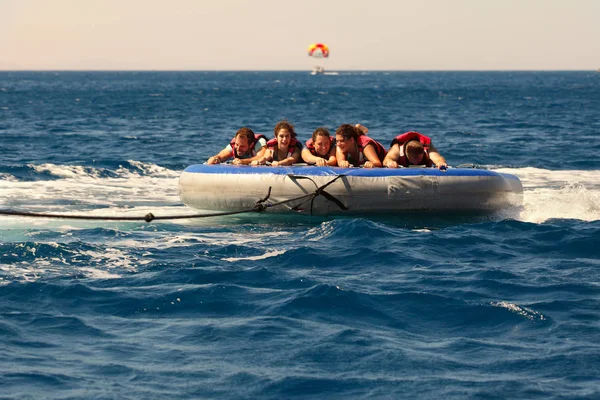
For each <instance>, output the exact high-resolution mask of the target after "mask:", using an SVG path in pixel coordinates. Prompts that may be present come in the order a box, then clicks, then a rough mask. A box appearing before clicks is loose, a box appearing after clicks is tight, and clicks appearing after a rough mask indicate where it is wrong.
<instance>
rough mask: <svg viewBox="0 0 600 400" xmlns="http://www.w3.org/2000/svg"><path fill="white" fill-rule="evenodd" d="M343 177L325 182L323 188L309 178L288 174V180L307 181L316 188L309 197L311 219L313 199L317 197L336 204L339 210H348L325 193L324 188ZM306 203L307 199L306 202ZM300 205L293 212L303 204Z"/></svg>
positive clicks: (339, 176)
mask: <svg viewBox="0 0 600 400" xmlns="http://www.w3.org/2000/svg"><path fill="white" fill-rule="evenodd" d="M343 176H345V175H338V176H336V177H335V178H334V179H332V180H331V181H329V182H327V183H326V184H325V185H323V186H320V187H319V186H317V183H316V182H315V181H313V180H312V179H311V178H309V177H308V176H302V175H293V174H288V178H290V179H308V180H309V181H311V182H312V183H313V184H314V185H315V187H316V188H317V189H316V190H315V191H314V192H313V193H311V195H310V216H311V217H312V214H313V204H314V202H315V197H317V196H323V197H325V198H326V199H327V200H329V201H331V202H332V203H334V204H336V205H337V206H338V207H339V208H341V209H342V210H344V211H347V210H348V207H346V206H345V205H344V204H343V203H342V202H341V201H340V200H338V199H336V198H335V197H333V196H332V195H331V194H329V193H327V192H326V191H325V188H326V187H327V186H329V185H331V184H332V183H333V182H335V181H337V180H338V179H339V178H341V177H343ZM306 201H308V199H307V200H306ZM306 201H305V202H303V203H300V204H298V205H296V206H295V207H294V208H293V210H299V208H300V206H301V205H302V204H304V203H306Z"/></svg>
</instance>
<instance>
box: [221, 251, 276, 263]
mask: <svg viewBox="0 0 600 400" xmlns="http://www.w3.org/2000/svg"><path fill="white" fill-rule="evenodd" d="M280 254H285V250H274V251H268V252H266V253H265V254H263V255H261V256H251V257H237V258H235V257H227V258H222V259H221V260H223V261H229V262H234V261H241V260H250V261H257V260H264V259H266V258H270V257H276V256H278V255H280Z"/></svg>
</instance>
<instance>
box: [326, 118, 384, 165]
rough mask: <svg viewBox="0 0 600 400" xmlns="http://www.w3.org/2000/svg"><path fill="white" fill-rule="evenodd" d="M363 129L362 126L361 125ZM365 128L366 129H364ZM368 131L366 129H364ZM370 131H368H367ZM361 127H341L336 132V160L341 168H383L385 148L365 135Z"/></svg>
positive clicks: (346, 125) (347, 125) (344, 125)
mask: <svg viewBox="0 0 600 400" xmlns="http://www.w3.org/2000/svg"><path fill="white" fill-rule="evenodd" d="M360 126H361V127H362V125H360ZM363 128H364V127H363ZM364 129H365V130H366V128H364ZM367 131H368V130H367ZM363 132H364V130H363V129H361V128H360V127H356V126H352V125H349V124H343V125H340V126H339V128H337V130H336V131H335V141H336V143H337V149H336V158H337V163H338V166H339V167H342V168H349V167H350V166H354V167H359V166H363V167H365V168H381V167H382V166H383V164H382V160H383V159H384V158H385V148H384V147H383V145H382V144H381V143H379V142H378V141H376V140H374V139H371V138H370V137H368V136H366V135H365V134H363Z"/></svg>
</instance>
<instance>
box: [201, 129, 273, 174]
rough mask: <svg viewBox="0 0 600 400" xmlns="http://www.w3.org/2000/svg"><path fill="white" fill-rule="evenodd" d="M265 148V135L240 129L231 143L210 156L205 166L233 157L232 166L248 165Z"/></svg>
mask: <svg viewBox="0 0 600 400" xmlns="http://www.w3.org/2000/svg"><path fill="white" fill-rule="evenodd" d="M266 146H267V138H266V136H265V135H260V134H256V133H254V132H253V131H252V129H250V128H246V127H243V128H240V130H238V131H237V132H236V134H235V137H234V138H233V139H231V142H230V143H229V144H228V145H227V147H225V148H224V149H223V150H221V151H220V152H219V154H217V155H214V156H212V157H211V158H209V159H208V161H207V162H206V163H207V164H219V163H222V162H225V161H227V160H229V159H230V158H231V157H233V161H232V163H233V164H236V165H248V164H250V163H251V162H252V161H253V160H256V159H257V158H258V153H259V152H260V151H261V150H262V149H265V148H266Z"/></svg>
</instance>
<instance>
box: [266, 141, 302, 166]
mask: <svg viewBox="0 0 600 400" xmlns="http://www.w3.org/2000/svg"><path fill="white" fill-rule="evenodd" d="M267 147H268V148H269V150H271V151H273V161H280V160H278V159H277V158H278V156H277V151H275V148H276V147H277V138H273V139H271V140H269V141H268V142H267ZM296 149H300V150H302V143H300V142H299V141H297V140H296V138H291V139H290V144H289V145H288V152H287V155H286V156H285V158H288V157H291V156H292V154H294V151H295V150H296Z"/></svg>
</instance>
